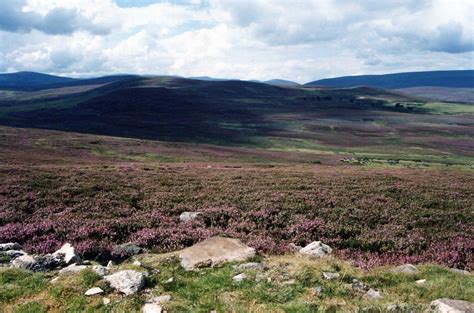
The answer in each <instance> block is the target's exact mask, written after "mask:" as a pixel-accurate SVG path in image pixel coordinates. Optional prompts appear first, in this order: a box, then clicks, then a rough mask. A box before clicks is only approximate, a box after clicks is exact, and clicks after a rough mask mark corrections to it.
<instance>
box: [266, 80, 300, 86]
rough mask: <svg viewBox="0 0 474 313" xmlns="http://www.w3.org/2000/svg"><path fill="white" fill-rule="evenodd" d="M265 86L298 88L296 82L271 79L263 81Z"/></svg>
mask: <svg viewBox="0 0 474 313" xmlns="http://www.w3.org/2000/svg"><path fill="white" fill-rule="evenodd" d="M264 83H265V84H269V85H275V86H299V85H300V84H298V83H297V82H294V81H291V80H285V79H271V80H266V81H264Z"/></svg>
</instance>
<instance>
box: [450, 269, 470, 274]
mask: <svg viewBox="0 0 474 313" xmlns="http://www.w3.org/2000/svg"><path fill="white" fill-rule="evenodd" d="M451 271H453V272H454V273H458V274H462V275H469V274H470V273H469V271H466V270H461V269H459V268H452V269H451Z"/></svg>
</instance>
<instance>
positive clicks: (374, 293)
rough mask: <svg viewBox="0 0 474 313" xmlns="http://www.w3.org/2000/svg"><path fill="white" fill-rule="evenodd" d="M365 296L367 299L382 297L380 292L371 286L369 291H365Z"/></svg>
mask: <svg viewBox="0 0 474 313" xmlns="http://www.w3.org/2000/svg"><path fill="white" fill-rule="evenodd" d="M365 296H366V297H367V299H369V300H379V299H382V298H383V296H382V293H381V292H380V291H377V290H375V289H372V288H370V289H369V291H367V293H366V294H365Z"/></svg>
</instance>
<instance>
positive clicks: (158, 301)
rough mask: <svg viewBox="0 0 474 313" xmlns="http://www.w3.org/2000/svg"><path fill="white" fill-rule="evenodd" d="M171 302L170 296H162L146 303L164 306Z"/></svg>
mask: <svg viewBox="0 0 474 313" xmlns="http://www.w3.org/2000/svg"><path fill="white" fill-rule="evenodd" d="M170 301H171V296H170V295H161V296H158V297H154V298H151V299H150V300H148V301H146V303H156V304H162V303H166V302H170Z"/></svg>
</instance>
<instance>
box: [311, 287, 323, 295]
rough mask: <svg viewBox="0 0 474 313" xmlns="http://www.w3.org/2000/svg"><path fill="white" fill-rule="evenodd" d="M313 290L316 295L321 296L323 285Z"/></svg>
mask: <svg viewBox="0 0 474 313" xmlns="http://www.w3.org/2000/svg"><path fill="white" fill-rule="evenodd" d="M313 292H314V295H315V296H316V297H319V296H320V295H321V294H322V293H323V286H316V287H314V288H313Z"/></svg>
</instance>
